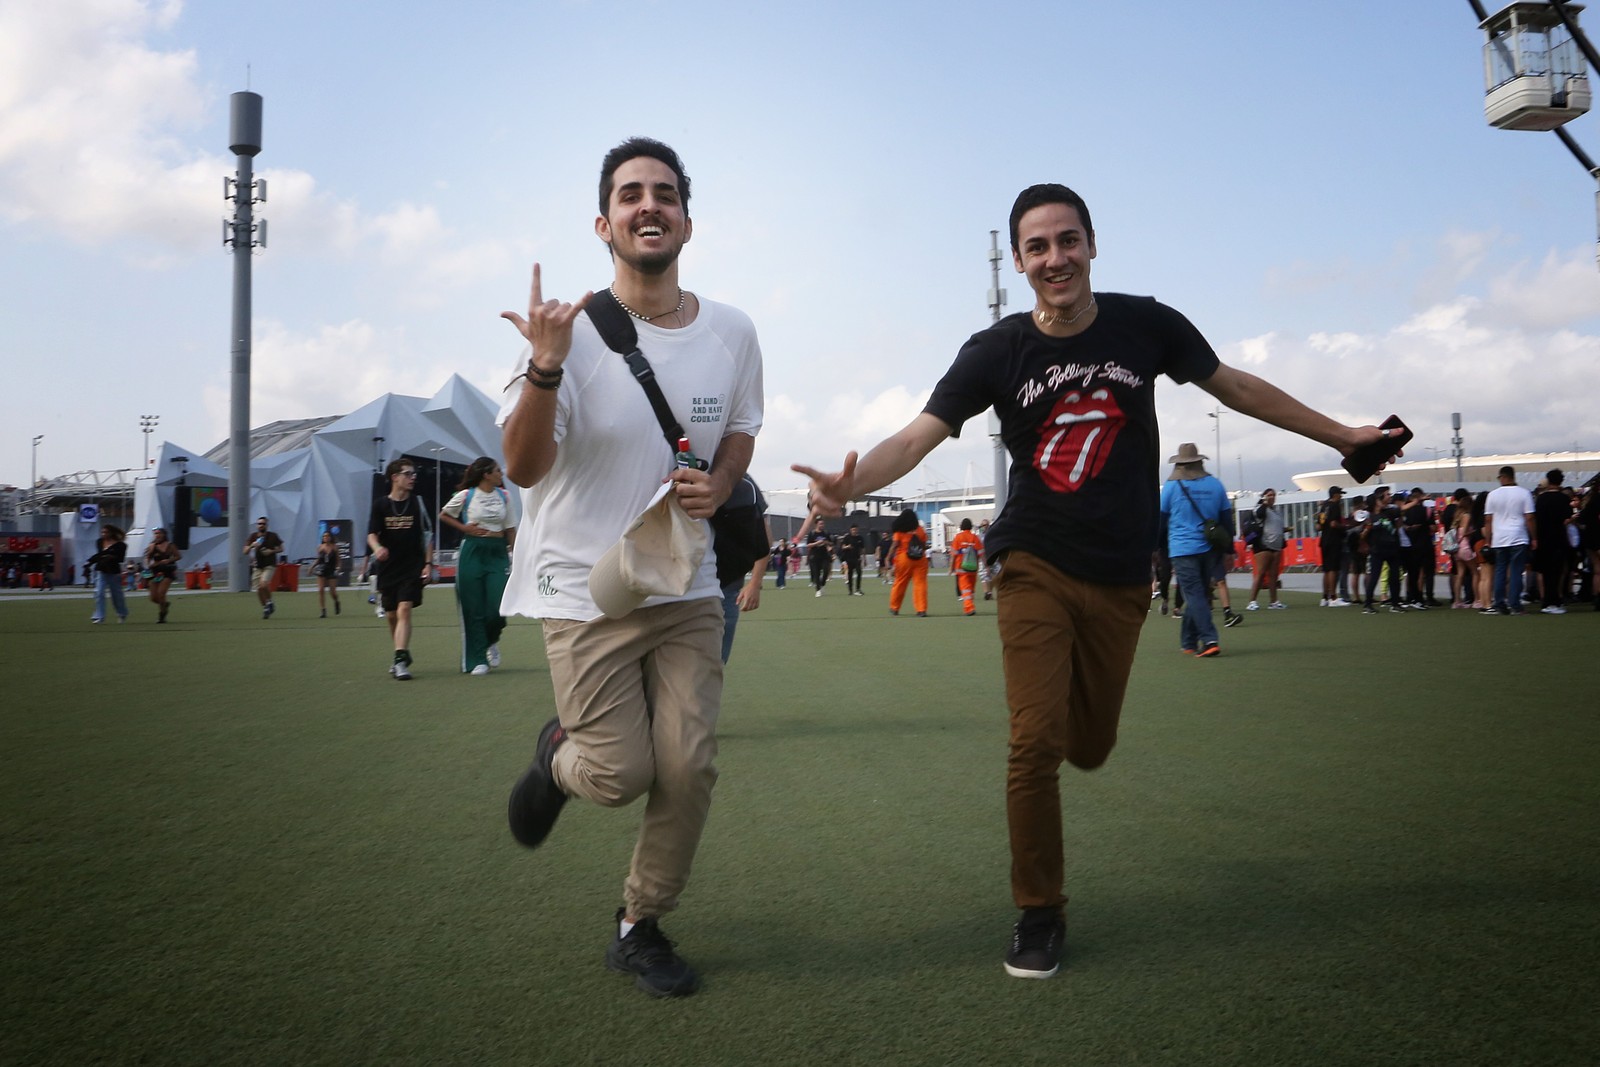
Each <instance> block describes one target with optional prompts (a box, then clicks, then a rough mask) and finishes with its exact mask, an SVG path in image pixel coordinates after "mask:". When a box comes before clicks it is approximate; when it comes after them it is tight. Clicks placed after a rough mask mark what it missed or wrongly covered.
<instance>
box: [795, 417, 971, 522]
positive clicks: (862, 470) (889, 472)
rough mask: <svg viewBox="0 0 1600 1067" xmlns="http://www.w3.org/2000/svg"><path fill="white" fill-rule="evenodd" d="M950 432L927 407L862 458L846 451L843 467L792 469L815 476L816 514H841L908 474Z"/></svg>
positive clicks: (799, 466)
mask: <svg viewBox="0 0 1600 1067" xmlns="http://www.w3.org/2000/svg"><path fill="white" fill-rule="evenodd" d="M950 432H951V431H950V425H949V424H948V423H946V422H945V421H944V420H943V419H941V418H939V417H938V416H936V415H929V414H928V413H927V412H925V411H924V412H923V413H922V414H920V415H918V416H917V417H916V418H914V419H912V420H911V421H910V422H908V423H907V424H906V425H905V427H904V428H903V429H901V430H899V431H897V432H896V433H893V434H891V435H890V436H888V437H886V438H884V439H883V440H882V441H880V442H878V444H876V445H874V446H873V448H872V450H871V451H870V452H868V453H867V454H866V455H865V456H863V457H861V459H860V460H859V461H858V460H857V459H856V454H855V453H854V452H849V453H846V455H845V457H844V467H843V469H841V470H839V471H835V472H833V473H831V474H825V473H823V472H822V471H819V470H816V469H815V468H812V467H807V466H804V465H802V464H799V463H796V464H795V465H794V466H792V467H790V468H789V469H790V470H792V471H795V472H796V473H799V474H804V475H805V476H806V477H807V478H810V479H811V508H812V512H813V513H814V514H819V515H837V514H839V513H840V512H841V511H843V510H844V506H845V504H847V503H849V502H850V501H852V500H857V499H859V498H861V497H862V496H865V495H866V494H867V493H872V492H876V491H877V490H879V489H882V488H883V487H884V486H886V485H888V484H889V483H890V482H893V481H895V480H896V479H899V478H903V477H905V475H906V474H908V473H910V471H911V469H912V468H913V467H915V466H916V465H917V464H918V463H921V462H922V459H923V457H924V456H926V455H927V454H928V453H929V452H932V451H933V450H934V448H935V447H936V446H937V445H938V444H939V442H941V441H943V440H944V439H945V438H947V437H949V436H950Z"/></svg>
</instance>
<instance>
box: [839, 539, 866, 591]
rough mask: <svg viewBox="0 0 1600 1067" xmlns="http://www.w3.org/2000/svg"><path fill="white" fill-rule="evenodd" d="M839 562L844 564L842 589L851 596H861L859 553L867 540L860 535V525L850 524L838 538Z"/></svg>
mask: <svg viewBox="0 0 1600 1067" xmlns="http://www.w3.org/2000/svg"><path fill="white" fill-rule="evenodd" d="M837 547H838V550H839V562H840V563H843V564H844V590H845V592H846V593H848V594H850V595H851V596H861V595H862V593H861V553H862V552H864V551H866V548H867V542H866V541H865V540H863V539H862V537H861V529H860V527H858V526H856V525H854V524H851V526H850V532H849V533H847V534H845V535H844V536H843V537H841V538H839V544H838V546H837Z"/></svg>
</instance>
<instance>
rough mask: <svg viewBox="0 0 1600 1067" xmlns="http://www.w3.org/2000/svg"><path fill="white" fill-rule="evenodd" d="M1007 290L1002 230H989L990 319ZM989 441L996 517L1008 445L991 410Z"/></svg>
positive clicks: (1002, 498) (1000, 504) (1003, 498)
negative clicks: (1002, 276)
mask: <svg viewBox="0 0 1600 1067" xmlns="http://www.w3.org/2000/svg"><path fill="white" fill-rule="evenodd" d="M1005 304H1006V291H1005V290H1004V289H1002V288H1000V231H999V230H990V231H989V319H990V321H991V322H999V321H1000V309H1001V308H1003V307H1005ZM989 441H990V442H991V447H992V448H993V450H994V517H995V518H997V519H998V518H999V517H1000V509H1001V508H1003V507H1005V506H1006V445H1005V441H1004V440H1003V439H1002V438H1001V437H1000V417H999V416H998V415H996V414H995V413H994V409H993V408H991V409H990V410H989Z"/></svg>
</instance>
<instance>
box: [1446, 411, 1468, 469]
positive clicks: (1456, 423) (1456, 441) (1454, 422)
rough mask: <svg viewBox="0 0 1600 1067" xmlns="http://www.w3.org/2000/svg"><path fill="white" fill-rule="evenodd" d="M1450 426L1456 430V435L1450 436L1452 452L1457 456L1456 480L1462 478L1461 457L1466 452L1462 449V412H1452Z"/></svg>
mask: <svg viewBox="0 0 1600 1067" xmlns="http://www.w3.org/2000/svg"><path fill="white" fill-rule="evenodd" d="M1450 427H1451V429H1453V430H1454V431H1455V436H1454V437H1452V438H1450V454H1451V455H1452V456H1454V457H1455V458H1456V481H1458V482H1459V481H1460V480H1461V457H1462V456H1464V455H1465V454H1466V453H1464V452H1462V451H1461V412H1459V411H1452V412H1451V413H1450Z"/></svg>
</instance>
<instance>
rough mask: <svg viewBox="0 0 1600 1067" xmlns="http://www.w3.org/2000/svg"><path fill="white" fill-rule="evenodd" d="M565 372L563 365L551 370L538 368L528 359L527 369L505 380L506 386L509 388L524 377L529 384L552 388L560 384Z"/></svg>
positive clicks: (541, 387)
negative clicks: (507, 380)
mask: <svg viewBox="0 0 1600 1067" xmlns="http://www.w3.org/2000/svg"><path fill="white" fill-rule="evenodd" d="M566 373H567V371H566V368H564V367H557V368H556V369H555V370H553V371H548V370H540V369H539V368H538V367H536V366H534V365H533V360H532V359H530V360H528V369H527V370H525V371H523V372H522V373H521V374H519V375H517V376H516V377H515V378H513V379H511V380H510V381H509V382H507V383H506V388H507V389H510V388H511V387H512V386H513V385H516V384H517V382H519V381H521V380H522V379H524V378H526V379H527V380H528V384H529V385H535V386H538V387H539V388H540V389H549V390H554V389H556V388H557V387H558V386H559V385H560V384H561V379H562V378H563V377H564V376H565V375H566ZM535 375H537V377H535Z"/></svg>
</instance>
